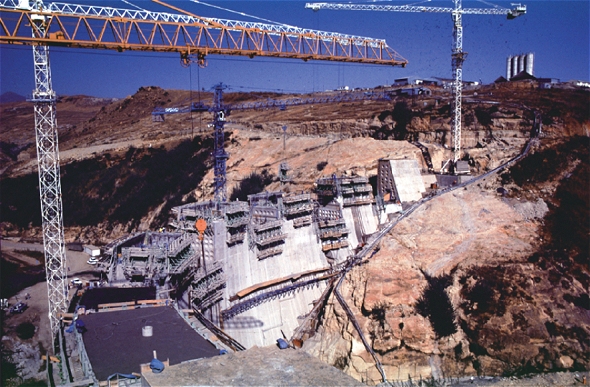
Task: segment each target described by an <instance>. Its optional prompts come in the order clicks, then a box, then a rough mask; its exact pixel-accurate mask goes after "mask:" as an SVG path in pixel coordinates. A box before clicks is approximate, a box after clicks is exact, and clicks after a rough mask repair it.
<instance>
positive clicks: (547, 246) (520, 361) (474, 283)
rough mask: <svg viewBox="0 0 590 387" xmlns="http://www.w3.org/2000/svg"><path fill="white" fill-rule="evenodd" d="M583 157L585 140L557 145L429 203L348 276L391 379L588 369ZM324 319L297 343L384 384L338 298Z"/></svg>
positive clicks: (345, 289) (348, 287)
mask: <svg viewBox="0 0 590 387" xmlns="http://www.w3.org/2000/svg"><path fill="white" fill-rule="evenodd" d="M588 156H589V154H588V139H587V138H575V139H572V140H568V141H566V142H564V143H561V142H560V143H559V144H552V146H551V147H550V148H545V149H538V150H536V153H535V154H533V155H532V156H529V157H530V158H529V159H525V160H524V161H523V162H522V163H521V164H519V165H518V166H515V167H513V168H512V170H510V171H509V172H507V173H505V174H503V175H502V176H501V177H496V178H489V179H487V180H484V181H483V182H481V183H478V184H475V185H473V186H470V187H469V188H467V189H465V190H461V191H454V192H453V193H449V194H447V195H444V196H442V197H439V198H437V199H435V200H432V201H430V202H428V204H426V205H424V206H423V207H422V208H420V209H419V210H417V211H416V212H414V213H413V214H412V215H411V216H410V217H409V218H407V219H405V220H403V221H402V222H401V223H399V224H398V225H397V226H396V227H395V228H394V229H393V230H392V231H391V233H390V234H389V235H388V236H387V237H386V238H384V239H383V241H382V243H381V245H380V248H379V251H378V252H377V253H376V254H375V255H374V256H373V257H372V258H371V259H370V260H369V261H368V263H367V264H365V265H362V266H360V267H356V268H355V269H354V270H353V271H352V272H350V273H349V274H348V276H347V277H346V281H345V282H344V284H343V286H342V289H341V292H342V293H343V294H345V295H346V297H347V300H348V304H349V306H350V307H351V308H352V309H353V311H354V312H355V316H356V318H357V320H358V321H359V323H360V325H361V327H362V329H363V333H364V335H365V337H366V338H368V339H369V340H370V342H371V345H372V348H373V349H374V351H375V352H376V353H377V355H378V357H379V359H380V361H381V363H382V364H383V368H384V370H385V373H386V375H387V377H388V378H389V379H394V380H395V379H408V378H412V379H416V378H420V377H422V378H428V377H431V376H432V377H435V378H440V377H459V376H468V375H512V374H523V373H529V372H547V371H558V370H587V369H588V368H589V367H590V356H588V354H589V353H590V352H589V349H590V348H589V347H588V343H589V341H588V339H589V337H590V313H589V312H588V310H589V309H590V300H589V298H588V290H587V289H588V286H589V285H590V275H589V274H590V272H589V270H588V258H589V257H588V249H587V246H588V242H589V240H588V224H589V222H588V220H589V213H590V212H589V211H590V205H589V198H588V193H587V187H588V186H589V181H588V179H589V176H590V174H589V172H590V167H589V161H588V160H589V158H588ZM539 160H544V161H545V163H543V162H539ZM549 168H550V169H549ZM548 169H549V170H548ZM524 175H526V178H524ZM549 186H551V187H553V189H549V188H548V187H549ZM498 188H502V189H500V190H498ZM563 228H566V229H567V230H563ZM445 303H447V304H448V305H449V307H445ZM325 316H326V317H325V320H324V321H323V322H322V324H321V327H320V329H319V331H318V333H317V335H316V336H315V337H313V338H312V339H311V340H309V341H308V342H307V343H306V344H305V347H304V348H306V350H308V351H309V352H310V353H313V354H314V355H316V356H319V357H320V358H322V359H324V360H325V361H327V362H329V363H330V364H334V365H337V366H340V367H341V368H342V369H344V370H345V371H346V372H347V373H349V374H350V375H352V376H354V377H355V378H357V379H359V380H362V381H364V382H367V383H369V384H375V383H378V382H380V379H381V375H380V374H379V372H378V370H377V368H376V367H375V362H374V360H373V359H372V357H371V356H370V355H369V354H368V353H367V352H366V351H365V349H364V347H363V345H362V343H361V342H360V341H359V338H358V335H357V333H356V331H355V330H354V328H353V327H352V325H351V324H350V322H349V321H348V318H347V316H346V315H345V314H344V313H343V311H342V309H341V307H340V305H339V304H338V303H337V302H336V301H335V300H332V299H331V300H330V302H329V304H328V307H327V311H326V313H325Z"/></svg>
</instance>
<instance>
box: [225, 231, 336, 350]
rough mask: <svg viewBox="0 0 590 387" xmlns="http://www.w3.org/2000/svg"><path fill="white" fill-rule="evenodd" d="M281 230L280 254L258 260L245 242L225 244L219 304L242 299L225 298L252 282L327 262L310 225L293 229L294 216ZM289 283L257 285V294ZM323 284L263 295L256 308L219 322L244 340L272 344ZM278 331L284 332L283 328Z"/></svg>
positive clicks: (293, 324) (289, 329)
mask: <svg viewBox="0 0 590 387" xmlns="http://www.w3.org/2000/svg"><path fill="white" fill-rule="evenodd" d="M282 231H283V233H285V234H286V235H287V237H286V238H285V241H284V242H285V243H284V246H283V250H282V253H281V254H278V255H274V256H271V257H269V258H266V259H262V260H259V259H258V258H257V257H256V251H255V249H254V250H251V249H250V248H249V244H248V243H247V241H244V243H237V244H235V245H232V246H228V247H227V248H226V254H225V263H224V267H225V272H226V273H227V274H226V279H227V286H226V288H225V294H224V298H223V301H222V302H221V304H220V306H221V308H222V309H227V308H229V307H231V306H232V304H235V303H238V302H240V301H242V300H241V299H239V300H236V301H234V302H231V301H229V300H230V298H232V297H233V296H235V295H236V293H238V292H239V291H241V290H243V289H246V288H248V287H250V286H253V285H257V284H261V283H264V282H266V281H270V280H273V279H277V278H282V277H287V276H289V275H292V274H294V273H302V272H306V271H309V270H313V269H322V268H327V267H328V266H329V264H328V261H327V259H326V257H325V255H324V254H323V253H322V249H321V245H320V243H319V240H318V238H317V236H316V234H315V232H314V229H313V227H312V226H311V225H310V226H305V227H298V228H295V227H294V226H293V221H286V220H285V221H283V224H282ZM289 284H291V282H290V281H288V282H286V283H284V284H278V285H276V286H274V287H271V288H266V289H261V290H260V291H259V292H256V293H257V294H260V293H262V292H265V291H269V290H272V289H276V288H278V287H281V286H285V285H289ZM324 288H325V282H324V281H322V282H318V283H317V284H316V286H310V287H309V288H307V287H305V288H300V289H297V290H295V291H294V293H292V294H288V295H281V296H278V297H277V298H274V299H272V300H266V301H264V302H262V303H261V304H259V305H257V306H256V307H254V308H252V309H249V310H247V311H245V312H243V313H241V314H239V315H237V316H235V317H232V318H230V319H228V320H224V321H223V329H224V330H225V331H226V332H227V333H228V334H229V335H230V336H232V337H233V338H235V339H236V340H238V341H239V342H240V343H242V345H244V346H245V347H247V348H249V347H251V346H254V345H258V346H264V345H271V344H273V343H275V342H276V339H278V338H280V337H282V334H283V333H284V334H285V335H286V336H287V337H290V335H291V334H292V332H293V330H294V329H295V328H296V327H297V325H298V320H297V317H298V316H302V315H305V314H306V313H308V312H309V310H311V308H312V307H313V305H312V302H313V301H314V300H316V299H317V298H318V297H319V296H320V295H321V293H322V291H323V289H324ZM281 331H282V332H281Z"/></svg>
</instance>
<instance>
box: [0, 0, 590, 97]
mask: <svg viewBox="0 0 590 387" xmlns="http://www.w3.org/2000/svg"><path fill="white" fill-rule="evenodd" d="M130 1H131V2H132V3H133V4H136V5H138V6H139V7H141V8H145V9H149V10H153V11H162V12H170V10H169V9H167V8H163V7H161V6H159V5H157V4H154V3H152V2H150V1H147V0H130ZM66 2H71V3H76V4H95V5H105V6H115V7H118V8H131V6H129V5H127V4H125V3H124V2H122V1H97V0H94V1H93V0H71V1H67V0H66ZM512 2H514V0H513V1H512ZM168 3H170V4H173V5H175V6H178V7H181V8H183V9H186V10H188V11H190V12H192V13H195V14H198V15H201V16H208V17H220V18H225V19H234V20H244V21H256V20H255V19H252V18H249V17H246V16H243V15H237V14H235V13H231V12H228V11H223V10H219V9H217V8H213V7H209V6H205V5H202V4H195V3H192V2H189V1H178V0H177V1H174V0H169V1H168ZM207 3H208V4H213V5H215V6H219V7H223V8H227V9H231V10H235V11H238V12H243V13H246V14H249V15H255V16H257V17H260V18H264V19H270V20H273V21H276V22H280V23H285V24H290V25H295V26H298V27H304V28H313V29H319V30H324V31H332V32H339V33H345V34H353V35H362V36H368V37H372V38H382V39H385V40H386V41H387V43H388V45H389V46H390V47H391V48H393V49H394V50H395V51H397V52H398V53H399V54H400V55H402V56H403V57H404V58H406V59H407V60H408V61H409V64H408V65H407V66H406V68H399V67H391V66H376V65H362V64H345V63H337V62H326V61H309V62H303V61H301V60H296V59H273V58H268V59H264V58H254V59H250V58H248V57H236V56H215V55H211V56H208V57H207V59H208V66H207V67H206V68H204V69H199V68H197V66H196V65H193V66H192V67H191V68H190V69H187V68H183V67H182V66H180V60H179V55H178V54H163V53H148V52H123V53H118V52H115V51H111V50H96V49H95V50H91V49H72V48H57V47H52V48H50V61H51V70H52V75H53V88H54V90H55V91H56V92H57V93H58V94H60V95H74V94H85V95H92V96H97V97H125V96H127V95H131V94H133V93H135V92H136V91H137V89H138V88H139V87H141V86H152V85H154V86H161V87H163V88H170V89H186V90H188V89H192V90H197V89H198V88H199V87H200V88H205V89H209V88H211V87H212V86H213V85H215V84H217V83H219V82H223V83H225V84H228V85H230V87H231V89H232V90H234V91H253V90H282V91H285V92H310V91H319V90H326V89H335V88H337V87H341V86H349V87H374V86H377V85H382V84H390V83H392V82H393V80H394V79H396V78H402V77H408V76H418V77H433V76H435V77H445V78H450V77H451V55H450V54H451V47H452V29H453V27H452V20H451V15H450V14H446V13H406V12H371V11H332V10H320V11H318V12H313V11H312V10H309V9H305V8H304V5H305V2H304V1H280V0H258V1H253V0H248V1H245V0H243V1H209V2H207ZM356 3H362V1H357V2H356ZM374 3H375V2H370V4H374ZM410 3H415V1H412V0H409V1H399V0H392V1H388V2H379V4H391V5H403V4H410ZM493 3H494V4H497V5H500V6H503V7H506V8H510V7H511V6H510V2H507V1H493ZM522 3H523V4H526V5H527V14H526V15H524V16H521V17H518V18H516V19H514V20H507V19H506V17H505V16H496V15H464V16H463V27H464V30H463V50H464V51H466V52H467V53H468V56H467V60H466V62H465V63H464V65H463V79H464V80H472V81H479V80H481V81H483V82H484V83H491V82H493V81H494V80H495V79H496V78H498V77H499V76H503V75H505V73H506V58H507V57H508V56H510V55H517V54H521V53H528V52H533V53H534V54H535V60H534V75H535V76H537V77H551V78H558V79H560V80H561V81H569V80H572V79H576V80H582V81H588V80H589V79H590V75H589V72H590V63H589V62H590V59H589V58H590V38H589V36H590V1H588V0H576V1H561V0H548V1H543V0H532V1H531V0H529V1H526V0H524V1H522ZM421 5H426V6H445V7H452V6H453V2H452V1H451V0H446V1H431V2H422V3H421ZM463 7H464V8H486V7H489V5H487V4H486V3H484V2H481V1H469V0H464V1H463ZM33 88H34V78H33V54H32V49H31V47H30V46H17V45H0V93H4V92H7V91H12V92H15V93H18V94H21V95H25V96H27V95H30V94H31V92H32V90H33Z"/></svg>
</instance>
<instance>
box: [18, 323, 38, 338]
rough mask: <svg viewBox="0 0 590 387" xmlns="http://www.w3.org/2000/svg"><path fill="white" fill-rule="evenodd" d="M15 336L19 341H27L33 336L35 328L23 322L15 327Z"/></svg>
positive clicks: (31, 324)
mask: <svg viewBox="0 0 590 387" xmlns="http://www.w3.org/2000/svg"><path fill="white" fill-rule="evenodd" d="M16 335H17V336H18V338H19V339H21V340H28V339H30V338H32V337H33V336H34V335H35V326H34V325H33V323H31V322H24V323H21V324H19V325H18V326H17V327H16Z"/></svg>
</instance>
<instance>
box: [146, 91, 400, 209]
mask: <svg viewBox="0 0 590 387" xmlns="http://www.w3.org/2000/svg"><path fill="white" fill-rule="evenodd" d="M227 88H228V87H227V85H224V84H223V83H219V84H217V85H215V86H214V87H213V90H214V94H213V104H212V106H208V105H205V104H203V103H201V102H195V103H191V104H190V105H189V106H183V107H171V108H156V109H154V110H153V111H152V119H153V121H156V122H162V121H164V116H165V115H168V114H177V113H189V112H211V113H213V130H214V150H213V158H214V163H215V164H214V172H213V174H214V185H215V194H214V198H215V201H216V202H225V201H227V189H226V182H227V171H226V161H227V159H228V158H229V154H228V153H227V152H226V151H225V147H224V140H225V131H224V125H225V122H226V118H227V117H228V116H229V115H230V113H231V111H232V110H250V109H262V108H279V109H280V110H285V109H286V108H287V107H288V106H297V105H313V104H321V103H337V102H355V101H367V100H373V101H377V100H381V101H390V100H391V97H390V95H389V93H387V92H345V93H339V94H337V95H330V96H317V97H308V98H288V99H281V100H273V99H269V100H266V101H254V102H244V103H240V104H235V105H225V104H224V103H223V90H224V89H227Z"/></svg>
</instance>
